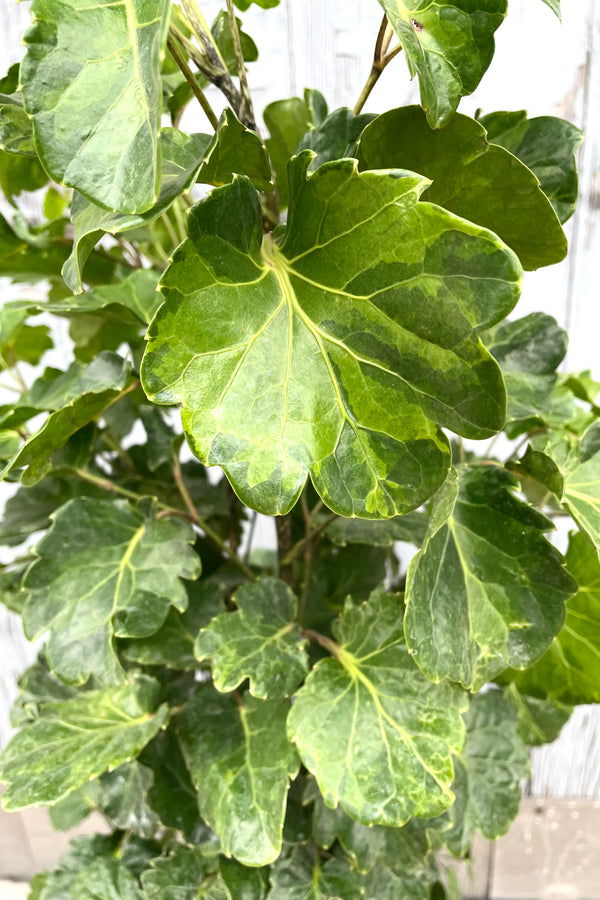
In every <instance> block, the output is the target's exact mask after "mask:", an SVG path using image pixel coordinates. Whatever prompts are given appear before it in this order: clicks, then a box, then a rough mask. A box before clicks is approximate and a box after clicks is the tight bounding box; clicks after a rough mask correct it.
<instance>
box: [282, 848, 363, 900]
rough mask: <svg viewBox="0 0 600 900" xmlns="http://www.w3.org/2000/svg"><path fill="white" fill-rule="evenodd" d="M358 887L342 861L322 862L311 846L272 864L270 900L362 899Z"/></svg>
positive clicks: (358, 883)
mask: <svg viewBox="0 0 600 900" xmlns="http://www.w3.org/2000/svg"><path fill="white" fill-rule="evenodd" d="M361 887H362V886H361V883H360V879H359V878H357V876H356V872H354V871H353V870H352V869H351V867H350V866H349V864H348V863H347V862H346V861H345V860H342V859H329V860H327V862H325V863H323V862H322V860H321V859H320V858H319V856H318V855H317V854H316V853H315V850H314V848H313V847H310V846H308V847H298V848H296V849H295V850H294V852H293V853H292V855H291V856H289V857H287V858H283V859H281V860H279V861H278V862H277V863H276V864H275V865H274V867H273V869H272V872H271V891H270V893H269V900H362V897H363V896H364V893H363V891H362V890H361Z"/></svg>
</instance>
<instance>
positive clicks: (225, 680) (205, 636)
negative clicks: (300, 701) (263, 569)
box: [194, 578, 308, 700]
mask: <svg viewBox="0 0 600 900" xmlns="http://www.w3.org/2000/svg"><path fill="white" fill-rule="evenodd" d="M233 601H234V603H235V605H236V606H237V610H236V611H235V612H224V613H221V615H219V616H217V617H216V618H215V619H213V620H212V622H211V623H210V624H209V625H208V626H207V627H206V628H203V629H202V631H200V633H199V635H198V637H197V638H196V644H195V648H194V651H195V654H196V656H197V658H198V659H199V660H203V659H211V660H212V665H211V669H212V675H213V681H214V685H215V687H216V688H217V690H219V691H233V690H235V688H237V687H239V685H240V684H241V683H242V682H243V681H244V680H245V679H246V678H248V679H249V682H250V684H249V688H248V690H249V691H250V693H251V694H252V695H253V696H254V697H258V698H260V699H263V700H264V699H267V698H269V699H273V698H276V697H289V696H291V694H293V692H294V689H295V688H296V687H297V686H298V684H299V683H300V682H301V681H302V680H303V679H304V676H305V675H306V673H307V671H308V656H307V654H306V651H305V650H304V645H305V643H306V641H305V640H304V639H302V637H301V635H300V626H299V625H298V624H297V623H296V622H295V621H294V619H295V617H296V615H297V607H298V602H297V599H296V597H295V596H294V594H293V593H292V592H291V591H290V589H289V588H288V587H287V585H286V584H284V583H283V581H279V580H278V579H276V578H263V579H261V580H260V581H257V582H254V583H252V584H245V585H242V587H240V588H238V589H237V591H236V593H235V594H234V595H233Z"/></svg>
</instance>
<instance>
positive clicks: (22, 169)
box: [0, 150, 48, 274]
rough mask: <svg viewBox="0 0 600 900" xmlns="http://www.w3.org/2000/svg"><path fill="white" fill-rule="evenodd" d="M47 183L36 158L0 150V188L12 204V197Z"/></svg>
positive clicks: (46, 178)
mask: <svg viewBox="0 0 600 900" xmlns="http://www.w3.org/2000/svg"><path fill="white" fill-rule="evenodd" d="M47 183H48V176H47V174H46V172H44V170H43V169H42V167H41V165H40V164H39V162H38V160H37V158H34V157H32V156H18V155H16V154H14V153H7V152H6V150H0V188H2V193H3V194H4V196H5V197H6V199H7V200H9V201H10V202H11V203H12V204H13V205H14V198H15V197H18V196H19V194H22V193H23V191H37V190H39V189H40V188H42V187H44V185H45V184H47ZM2 274H4V272H2Z"/></svg>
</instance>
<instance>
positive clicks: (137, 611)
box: [23, 498, 200, 684]
mask: <svg viewBox="0 0 600 900" xmlns="http://www.w3.org/2000/svg"><path fill="white" fill-rule="evenodd" d="M52 518H53V524H52V527H51V528H50V530H49V531H48V533H47V534H46V535H45V536H44V537H43V538H42V540H41V541H40V542H39V544H38V545H37V548H36V552H37V555H38V557H39V559H38V560H37V561H36V562H35V563H34V564H33V565H32V566H31V568H30V569H29V571H28V572H27V576H26V579H25V583H24V586H25V590H26V591H27V593H28V597H27V600H26V603H25V607H24V609H23V625H24V628H25V632H26V634H27V635H28V636H29V638H30V639H33V638H34V637H38V636H39V635H40V634H42V633H43V632H44V631H47V630H48V631H49V632H50V634H49V637H48V641H47V644H46V653H47V656H48V661H49V663H50V665H51V667H52V669H53V670H54V671H55V672H56V673H57V674H58V675H59V677H60V678H62V679H63V680H64V681H67V682H74V683H81V682H84V681H85V680H86V679H87V678H88V677H89V676H90V675H94V677H95V678H97V679H98V680H99V681H100V682H103V683H105V684H111V683H115V682H118V681H120V680H122V679H123V677H124V673H123V670H122V668H121V665H120V663H119V661H118V658H117V656H116V653H115V649H114V637H115V636H117V637H144V636H146V635H149V634H152V633H154V632H155V631H157V630H158V629H159V628H160V626H161V625H162V623H163V622H164V620H165V618H166V616H167V613H168V610H169V605H170V604H172V605H173V606H175V607H176V608H177V609H179V610H184V609H185V608H186V606H187V595H186V592H185V588H184V586H183V584H182V583H181V581H180V580H179V578H180V577H183V578H197V577H198V575H199V574H200V559H199V557H198V556H197V554H196V553H195V552H194V550H193V549H192V548H191V547H190V546H189V545H190V544H191V543H193V542H194V540H195V535H194V532H193V529H192V528H191V526H190V525H189V524H188V523H186V522H184V521H182V520H181V519H173V518H170V519H161V520H154V519H153V518H152V517H151V516H148V517H145V516H144V515H143V514H142V513H140V512H138V511H137V510H134V509H133V508H132V507H131V506H130V505H129V504H127V503H126V502H124V501H121V500H94V499H88V498H80V499H75V500H71V501H69V503H67V504H66V505H65V506H62V507H61V508H60V509H59V510H58V511H57V512H56V513H55V514H54V515H53V517H52Z"/></svg>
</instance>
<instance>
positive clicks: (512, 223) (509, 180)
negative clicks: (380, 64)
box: [357, 106, 567, 269]
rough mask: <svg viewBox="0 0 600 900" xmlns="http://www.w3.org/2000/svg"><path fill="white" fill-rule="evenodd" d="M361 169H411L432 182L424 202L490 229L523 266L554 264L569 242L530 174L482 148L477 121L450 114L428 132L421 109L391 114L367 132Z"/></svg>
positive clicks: (489, 146)
mask: <svg viewBox="0 0 600 900" xmlns="http://www.w3.org/2000/svg"><path fill="white" fill-rule="evenodd" d="M357 155H358V158H359V161H360V166H361V168H363V169H388V168H392V167H394V168H398V169H410V170H412V171H414V172H420V173H421V174H422V175H426V176H427V178H430V179H431V181H432V184H431V185H430V187H428V189H427V190H426V192H425V194H424V199H426V200H428V201H429V202H430V203H437V204H439V205H440V206H443V207H445V208H446V209H449V210H450V211H451V212H453V213H455V214H456V215H458V216H463V217H464V218H465V219H468V220H469V221H470V222H476V223H477V224H478V225H482V226H483V227H485V228H490V229H491V230H492V231H494V232H495V233H496V234H497V235H498V236H499V237H501V238H502V240H503V241H505V242H506V243H507V244H508V245H509V247H512V249H513V250H514V251H515V253H516V254H517V255H518V257H519V259H520V260H521V263H522V264H523V267H524V268H525V269H537V268H538V267H539V266H548V265H551V264H552V263H556V262H560V260H561V259H563V258H564V257H565V256H566V253H567V239H566V237H565V234H564V232H563V230H562V228H561V226H560V222H559V221H558V218H557V216H556V213H555V211H554V209H553V208H552V204H551V203H550V201H549V200H548V198H547V197H546V195H545V193H544V192H543V190H542V189H541V188H540V185H539V182H538V180H537V178H536V176H535V175H534V174H533V173H532V172H531V171H530V170H529V169H528V168H527V166H526V165H524V164H523V163H521V162H519V160H518V159H516V158H515V157H514V156H513V155H512V153H509V152H508V150H505V149H504V147H499V146H497V145H495V144H493V143H488V139H487V136H486V132H485V128H483V126H482V125H481V124H480V123H479V122H476V121H475V119H470V118H469V117H468V116H463V115H456V116H454V117H453V119H452V121H451V122H450V123H449V124H448V125H447V126H446V127H445V128H443V129H442V130H441V131H432V129H431V128H430V127H429V125H428V124H427V120H426V118H425V115H424V113H423V111H422V110H421V108H420V107H419V106H405V107H402V108H401V109H392V110H390V111H389V112H386V113H384V114H383V115H381V116H378V117H377V119H375V121H374V122H372V123H371V124H370V125H369V126H367V128H366V129H365V131H364V133H363V135H362V137H361V139H360V145H359V149H358V152H357Z"/></svg>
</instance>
